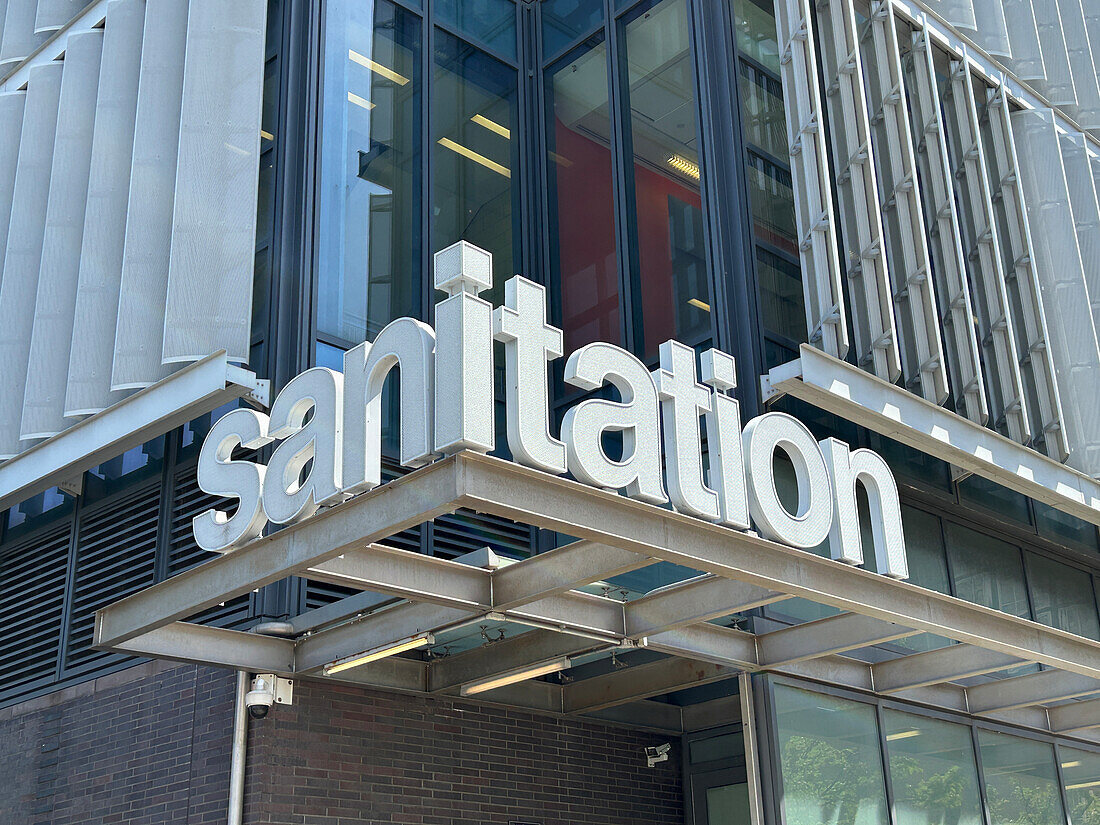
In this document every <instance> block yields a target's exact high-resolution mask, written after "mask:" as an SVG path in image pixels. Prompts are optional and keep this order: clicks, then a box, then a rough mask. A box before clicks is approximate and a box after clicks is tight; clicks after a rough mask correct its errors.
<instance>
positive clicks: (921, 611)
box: [95, 453, 1100, 742]
mask: <svg viewBox="0 0 1100 825" xmlns="http://www.w3.org/2000/svg"><path fill="white" fill-rule="evenodd" d="M459 508H469V509H473V510H475V511H479V512H485V513H489V514H492V515H496V516H500V517H505V518H510V519H514V520H516V521H519V522H522V523H525V524H532V525H536V526H538V527H542V528H546V529H551V530H558V531H560V532H563V533H566V534H568V535H572V536H577V537H579V539H580V541H577V542H576V543H574V544H570V545H567V546H565V547H561V548H558V549H555V550H551V551H549V552H547V553H543V554H540V555H538V556H535V557H533V558H530V559H527V560H523V561H518V562H515V561H509V560H506V559H501V558H500V557H498V556H497V555H496V554H494V553H493V552H492V551H489V550H482V551H479V552H477V553H474V554H470V556H469V557H467V558H465V559H463V561H444V560H441V559H436V558H431V557H428V556H423V555H420V554H417V553H412V552H409V551H404V550H398V549H394V548H391V547H387V546H385V545H384V544H381V543H380V542H384V541H385V539H386V538H387V537H389V536H392V535H394V534H395V533H398V532H400V531H401V530H404V529H406V528H408V527H410V526H412V525H415V524H418V523H422V522H425V521H428V520H431V519H433V518H435V517H437V516H440V515H442V514H445V513H450V512H453V511H455V510H457V509H459ZM656 561H669V562H674V563H676V564H679V565H682V566H685V567H688V568H692V569H695V570H698V571H702V575H700V576H697V577H695V578H692V579H688V580H686V581H682V582H679V583H677V584H673V585H669V586H667V587H664V588H660V589H659V590H657V591H653V592H652V593H650V594H647V595H645V596H643V597H641V598H638V599H635V600H633V601H620V600H618V599H614V598H609V597H608V596H604V595H594V594H592V593H586V592H582V591H581V590H578V589H577V588H579V587H581V586H583V585H586V584H589V583H592V582H597V581H600V580H603V579H607V578H609V577H612V576H614V575H617V574H619V573H622V572H624V571H630V570H634V569H637V568H639V567H643V566H645V565H647V564H651V563H654V562H656ZM289 575H298V576H304V577H305V578H312V579H321V580H324V581H327V582H335V583H338V584H341V585H345V586H350V587H354V588H356V589H358V590H361V591H364V592H362V593H357V594H355V595H352V596H349V597H347V598H345V599H344V600H342V601H339V602H336V603H334V604H331V605H328V606H326V607H323V608H320V609H318V610H314V611H309V612H308V613H305V614H302V616H299V617H296V618H293V619H291V625H292V626H293V627H294V628H295V633H296V634H297V636H296V637H295V638H270V637H261V636H257V635H253V634H249V633H245V632H241V631H233V630H224V629H219V628H210V627H204V626H200V625H196V624H192V623H190V622H187V621H185V620H186V619H187V618H188V617H191V616H194V615H197V614H198V613H200V612H201V611H202V610H204V609H206V608H207V607H210V606H212V605H215V604H218V603H220V602H223V601H225V600H227V599H231V598H233V597H234V596H237V595H240V594H242V593H246V592H248V591H249V590H252V589H253V588H256V587H260V586H262V585H265V584H268V583H271V582H274V581H278V580H280V579H282V578H284V577H286V576H289ZM791 597H801V598H803V599H808V600H810V601H813V602H816V603H819V604H822V605H828V606H831V607H834V608H838V609H839V610H840V611H841V612H840V613H839V614H838V615H835V616H831V617H828V618H824V619H820V620H817V621H812V622H807V623H804V624H801V625H796V626H793V627H789V628H783V629H780V630H773V631H771V632H767V633H761V634H752V633H747V632H745V631H743V630H740V629H737V628H735V627H730V626H727V625H728V622H727V623H726V624H720V623H719V622H720V621H721V620H722V619H723V618H724V617H729V616H731V615H732V614H735V613H738V612H741V611H744V610H747V609H750V608H753V607H758V606H761V605H765V604H769V603H773V602H777V601H781V600H783V599H787V598H791ZM479 622H480V623H482V624H486V623H512V624H515V625H523V626H525V627H528V628H534V630H528V631H527V632H525V633H521V634H518V635H515V636H514V637H512V638H509V639H505V640H503V641H500V642H492V643H489V644H486V645H484V646H482V647H478V648H474V649H473V650H467V651H465V652H462V653H458V654H457V655H453V656H448V657H445V658H429V659H428V660H424V659H416V658H406V657H402V656H391V657H389V658H384V659H381V660H379V661H375V662H372V663H370V664H366V665H363V666H361V667H356V668H353V669H350V670H344V671H341V672H340V673H339V674H338V675H335V676H326V675H324V672H323V668H324V666H325V665H326V664H330V663H333V662H335V661H337V660H340V659H344V658H346V657H350V656H356V655H358V654H360V653H363V652H365V651H370V650H374V649H377V648H383V647H385V646H387V645H392V644H394V643H396V642H398V641H401V640H403V639H407V638H408V637H410V636H412V635H415V634H418V633H423V632H426V631H432V632H435V633H441V632H448V631H450V630H452V629H454V628H458V627H462V626H465V625H470V624H473V625H477V624H478V623H479ZM919 633H934V634H938V635H940V636H944V637H947V638H949V639H952V640H954V641H955V642H958V643H959V644H957V645H953V646H950V647H945V648H941V649H938V650H932V651H929V652H921V653H912V654H909V655H902V656H899V657H897V658H893V659H887V660H885V661H881V662H877V663H875V664H869V663H867V662H865V661H862V660H860V659H857V658H852V657H848V656H844V655H841V654H842V653H843V652H845V651H851V650H853V649H855V648H864V647H867V646H871V645H876V644H880V643H884V642H888V641H891V640H896V639H901V638H904V637H907V636H913V635H915V634H919ZM95 644H96V646H97V647H99V648H101V649H105V650H117V651H123V652H127V653H132V654H138V655H145V656H154V657H160V658H168V659H175V660H181V661H189V662H201V663H206V664H213V665H218V666H223V667H231V668H239V669H244V670H250V671H262V672H275V673H279V674H284V675H290V674H299V675H305V676H308V677H311V678H312V677H316V678H323V679H335V680H338V681H345V682H353V683H358V684H364V685H371V686H375V687H380V688H387V689H396V690H404V691H415V692H438V693H443V694H451V695H457V694H459V693H460V691H461V689H462V687H463V685H468V684H470V683H472V682H475V681H484V680H485V679H487V678H489V677H492V676H495V675H499V674H504V673H509V672H511V671H514V670H516V669H519V668H526V667H533V666H535V665H539V664H547V663H551V662H554V661H557V660H560V659H561V658H562V657H563V656H569V657H576V656H586V655H588V654H592V653H597V654H598V653H603V654H604V655H606V654H607V653H608V652H610V651H617V658H616V660H615V661H616V662H618V663H619V664H620V666H621V667H617V668H616V667H613V668H611V669H610V670H608V671H605V672H601V673H598V674H597V675H594V676H591V677H590V678H579V677H578V678H575V679H572V680H562V683H561V684H558V683H555V682H551V681H542V680H535V679H532V680H528V681H525V682H521V683H516V684H510V685H507V686H503V687H499V688H496V689H493V690H490V691H487V692H485V693H482V694H480V695H479V698H481V699H484V700H486V701H490V702H494V703H500V704H506V705H515V706H521V707H525V708H531V709H537V710H542V711H551V712H557V713H572V714H589V715H594V716H598V717H600V718H605V719H611V718H613V719H615V720H618V721H627V722H634V723H635V724H642V725H645V726H647V727H654V728H660V729H668V730H681V729H684V726H685V725H687V724H688V719H689V717H691V718H694V716H692V715H691V714H685V712H682V711H686V710H687V709H686V708H684V709H681V708H679V707H677V706H675V705H670V704H668V703H665V702H656V701H650V700H649V697H653V696H657V695H660V694H665V693H669V692H672V691H676V690H680V689H683V688H688V687H692V686H696V685H704V684H707V683H710V682H714V681H719V680H724V679H728V678H731V677H734V676H736V675H737V674H738V673H743V672H760V671H768V672H774V673H780V674H787V675H790V676H796V677H802V678H809V679H814V680H818V681H822V682H827V683H831V684H838V685H842V686H848V687H851V688H854V689H857V690H864V691H875V692H878V693H888V694H890V695H891V696H893V697H897V698H902V699H908V700H911V701H915V702H919V703H922V704H926V705H930V706H934V707H939V708H946V709H950V710H955V711H962V712H970V713H976V714H982V715H985V716H988V717H989V718H995V719H998V720H1001V721H1007V722H1012V723H1016V724H1021V725H1026V726H1028V727H1032V728H1038V729H1042V730H1047V731H1057V732H1061V733H1065V732H1072V734H1073V735H1074V736H1077V737H1078V738H1082V739H1085V740H1086V741H1094V742H1100V732H1096V733H1094V732H1090V731H1087V729H1089V728H1100V699H1094V700H1092V701H1086V702H1075V703H1072V704H1068V705H1067V704H1059V705H1058V706H1056V707H1050V708H1048V707H1046V705H1048V704H1054V703H1060V702H1062V701H1063V700H1066V699H1069V698H1071V697H1082V696H1088V695H1090V694H1097V695H1100V642H1095V641H1091V640H1089V639H1084V638H1081V637H1078V636H1074V635H1073V634H1070V633H1066V632H1064V631H1061V630H1057V629H1054V628H1050V627H1046V626H1044V625H1040V624H1036V623H1034V622H1030V621H1027V620H1024V619H1020V618H1017V617H1015V616H1010V615H1008V614H1005V613H1001V612H999V611H996V610H991V609H989V608H986V607H982V606H980V605H976V604H972V603H970V602H965V601H962V600H960V599H956V598H954V597H951V596H946V595H943V594H940V593H936V592H933V591H930V590H925V589H923V588H920V587H916V586H915V585H912V584H908V583H906V582H901V581H897V580H894V579H890V578H886V577H884V576H879V575H877V574H875V573H871V572H868V571H865V570H861V569H859V568H853V567H850V566H847V565H844V564H841V563H839V562H835V561H832V560H830V559H824V558H821V557H819V556H816V555H813V554H811V553H807V552H803V551H799V550H795V549H792V548H789V547H786V546H783V545H780V544H776V543H774V542H771V541H766V540H764V539H761V538H760V537H758V536H756V535H755V534H752V533H742V532H738V531H735V530H731V529H728V528H725V527H720V526H717V525H714V524H710V523H707V522H703V521H700V520H697V519H693V518H690V517H687V516H684V515H681V514H678V513H674V512H671V511H669V510H665V509H661V508H659V507H655V506H653V505H649V504H644V503H641V502H637V501H633V500H631V499H627V498H624V497H622V496H618V495H615V494H614V493H609V492H606V491H602V490H597V489H594V488H591V487H587V486H585V485H582V484H579V483H577V482H574V481H569V480H566V479H562V478H557V477H554V476H550V475H547V474H545V473H541V472H539V471H536V470H531V469H528V468H525V467H521V466H519V465H516V464H512V463H510V462H507V461H503V460H501V459H497V458H491V457H487V456H482V455H477V454H474V453H460V454H458V455H456V456H452V457H449V458H446V459H443V460H440V461H437V462H436V463H434V464H432V465H429V466H428V467H424V468H422V469H420V470H417V471H415V472H413V473H410V474H409V475H407V476H404V477H403V478H401V479H398V480H397V481H394V482H391V483H389V484H386V485H384V486H382V487H379V488H377V489H375V490H372V491H370V492H368V493H364V494H362V495H360V496H358V497H356V498H354V499H352V500H350V501H348V502H345V503H343V504H340V505H338V506H335V507H332V508H331V509H328V510H326V511H324V512H322V513H319V514H318V515H316V516H314V517H313V518H310V519H308V520H306V521H304V522H301V523H299V524H296V525H292V526H290V527H287V528H286V529H283V530H281V531H279V532H277V533H274V534H272V535H270V536H265V537H263V538H260V539H257V540H255V541H253V542H251V543H250V544H248V545H246V546H244V547H242V548H240V549H238V550H235V551H233V552H231V553H228V554H226V555H225V556H222V557H221V558H218V559H214V560H212V561H209V562H206V563H204V564H201V565H199V566H198V567H195V568H192V569H191V570H189V571H187V572H185V573H182V574H180V575H178V576H175V577H173V578H171V579H169V580H167V581H165V582H162V583H160V584H157V585H155V586H153V587H150V588H148V589H146V590H144V591H141V592H139V593H136V594H134V595H132V596H130V597H128V598H126V599H123V600H121V601H119V602H116V603H115V604H113V605H111V606H110V607H107V608H104V609H103V610H100V611H99V612H98V613H97V614H96V626H95ZM1028 663H1040V664H1042V665H1043V666H1044V668H1045V669H1044V670H1042V671H1040V672H1038V673H1030V674H1028V675H1024V676H1010V677H1008V678H1003V679H999V680H995V681H988V682H985V683H982V684H978V685H974V686H972V687H965V686H963V685H961V684H958V683H957V681H958V680H962V679H968V678H969V677H973V676H975V675H979V674H987V673H994V672H997V671H1003V670H1007V669H1009V668H1012V667H1017V666H1019V665H1021V664H1028ZM582 670H585V669H584V668H581V669H578V671H577V672H578V674H580V672H581V671H582ZM696 715H697V714H696Z"/></svg>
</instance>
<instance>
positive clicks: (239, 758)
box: [226, 670, 249, 825]
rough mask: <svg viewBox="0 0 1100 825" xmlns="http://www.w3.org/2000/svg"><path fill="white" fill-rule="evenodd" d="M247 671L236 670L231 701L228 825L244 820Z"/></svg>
mask: <svg viewBox="0 0 1100 825" xmlns="http://www.w3.org/2000/svg"><path fill="white" fill-rule="evenodd" d="M248 682H249V679H248V673H246V672H245V671H243V670H238V671H237V691H236V695H235V698H234V702H233V751H232V756H231V759H230V763H229V816H228V818H227V820H226V821H227V822H228V823H229V825H242V823H243V822H244V772H245V757H246V756H247V755H248V708H247V707H245V695H246V694H247V693H248Z"/></svg>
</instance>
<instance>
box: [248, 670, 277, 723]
mask: <svg viewBox="0 0 1100 825" xmlns="http://www.w3.org/2000/svg"><path fill="white" fill-rule="evenodd" d="M244 704H245V707H246V708H248V715H249V716H251V717H252V718H253V719H263V718H264V717H265V716H267V714H268V711H270V710H271V706H272V705H274V704H275V677H274V676H273V675H271V674H270V673H261V674H259V675H258V676H256V677H255V678H253V679H252V690H250V691H248V693H246V694H245V697H244Z"/></svg>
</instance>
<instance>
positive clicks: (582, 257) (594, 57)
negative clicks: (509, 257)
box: [546, 41, 622, 352]
mask: <svg viewBox="0 0 1100 825" xmlns="http://www.w3.org/2000/svg"><path fill="white" fill-rule="evenodd" d="M546 85H547V89H546V94H547V100H548V107H549V111H548V112H547V119H548V121H549V122H550V124H551V125H550V128H549V134H548V136H547V137H548V144H549V146H548V149H549V158H548V159H547V160H548V162H547V168H548V170H549V179H550V192H551V199H550V210H551V221H552V223H551V242H550V255H551V262H552V265H553V267H554V273H555V275H556V276H557V279H558V285H559V286H558V288H559V290H560V295H561V325H562V328H563V329H564V330H565V350H566V352H573V351H574V350H575V349H577V348H578V347H580V346H582V345H584V344H587V343H590V342H592V341H608V342H610V343H613V344H618V343H620V341H621V337H622V336H621V334H620V332H621V322H620V317H619V271H618V267H617V265H616V256H615V206H614V197H615V195H614V182H613V179H612V171H611V148H610V128H611V127H610V120H609V115H608V102H607V100H608V92H607V46H606V45H605V44H604V43H603V42H602V41H594V42H589V43H586V44H585V47H584V49H583V50H582V51H580V52H578V53H577V54H576V55H573V56H570V57H569V58H568V60H567V61H566V62H564V63H563V64H562V65H561V67H560V68H557V69H555V70H554V71H553V72H552V73H551V74H549V75H548V77H547V82H546ZM555 236H556V237H555Z"/></svg>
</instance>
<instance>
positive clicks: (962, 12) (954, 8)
mask: <svg viewBox="0 0 1100 825" xmlns="http://www.w3.org/2000/svg"><path fill="white" fill-rule="evenodd" d="M925 5H927V6H928V7H929V8H931V9H932V10H933V11H934V12H936V14H938V15H939V16H940V17H942V18H943V19H944V20H946V21H947V22H948V23H950V24H951V25H952V26H955V27H956V28H959V29H973V28H976V27H977V25H978V23H977V20H976V19H975V17H974V2H973V0H926V2H925Z"/></svg>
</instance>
